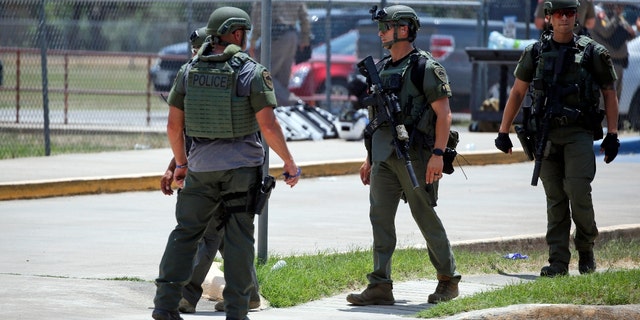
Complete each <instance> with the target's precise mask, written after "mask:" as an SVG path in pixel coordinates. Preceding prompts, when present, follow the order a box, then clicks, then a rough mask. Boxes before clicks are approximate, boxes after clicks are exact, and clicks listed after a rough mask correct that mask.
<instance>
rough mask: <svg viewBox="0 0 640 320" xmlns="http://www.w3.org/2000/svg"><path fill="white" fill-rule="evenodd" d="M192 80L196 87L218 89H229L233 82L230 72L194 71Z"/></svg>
mask: <svg viewBox="0 0 640 320" xmlns="http://www.w3.org/2000/svg"><path fill="white" fill-rule="evenodd" d="M191 81H192V83H191V85H192V86H194V87H207V88H216V89H229V88H230V87H231V84H232V78H231V76H230V75H228V74H210V73H194V74H193V76H192V77H191Z"/></svg>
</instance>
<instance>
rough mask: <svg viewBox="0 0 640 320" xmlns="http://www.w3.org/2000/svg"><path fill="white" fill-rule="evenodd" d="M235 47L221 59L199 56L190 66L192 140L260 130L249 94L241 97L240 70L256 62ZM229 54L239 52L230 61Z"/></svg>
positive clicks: (189, 130)
mask: <svg viewBox="0 0 640 320" xmlns="http://www.w3.org/2000/svg"><path fill="white" fill-rule="evenodd" d="M229 47H231V48H229ZM235 47H236V46H232V45H230V46H228V49H230V50H225V52H224V53H222V54H220V55H214V56H205V57H200V56H199V57H198V59H195V61H194V62H193V63H192V64H191V65H190V68H189V69H188V72H187V73H186V75H185V81H186V85H185V87H186V88H187V94H186V96H185V105H184V113H185V127H186V132H187V135H188V136H191V137H199V138H209V139H218V138H236V137H242V136H245V135H248V134H251V133H255V132H257V131H258V130H259V127H258V123H257V121H256V116H255V112H254V111H253V108H252V107H251V103H250V101H249V96H248V94H247V95H246V96H238V94H237V92H238V91H237V89H238V72H239V70H240V68H242V66H243V65H244V64H245V63H254V64H255V62H254V61H253V60H252V59H251V58H250V57H249V56H248V55H247V54H246V53H244V52H242V51H239V50H236V49H237V48H235ZM238 48H239V47H238ZM228 51H231V52H233V51H236V52H233V55H232V56H231V57H230V58H229V57H228V56H229V53H230V52H228Z"/></svg>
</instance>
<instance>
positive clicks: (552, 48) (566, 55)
mask: <svg viewBox="0 0 640 320" xmlns="http://www.w3.org/2000/svg"><path fill="white" fill-rule="evenodd" d="M544 5H545V10H546V14H547V16H549V17H550V23H551V26H552V31H551V32H550V33H549V34H548V35H544V36H543V37H541V40H539V41H538V42H536V43H534V44H531V45H529V46H527V47H526V48H525V50H524V52H523V53H522V56H521V57H520V60H519V61H518V65H517V66H516V69H515V71H514V76H515V78H516V79H515V82H514V84H513V86H512V89H511V93H510V94H509V99H508V100H507V103H506V107H505V110H504V113H503V116H502V123H501V124H500V129H499V133H498V137H497V138H496V141H495V144H496V147H497V148H498V149H500V150H501V151H503V152H505V153H511V151H512V147H513V145H512V143H511V139H510V138H509V130H510V128H511V125H512V123H513V121H514V119H515V117H516V115H517V114H518V112H519V110H520V105H521V103H522V101H523V99H524V97H525V96H526V95H527V93H528V91H529V89H530V88H531V92H532V97H533V100H534V101H533V107H532V115H533V116H532V118H533V120H532V123H533V124H532V125H530V128H531V130H532V131H533V132H534V133H533V137H534V140H535V144H536V150H537V152H536V153H537V155H536V161H537V162H538V161H539V162H540V163H541V167H539V168H540V171H539V175H540V179H541V180H542V183H543V186H544V190H545V195H546V201H547V234H546V241H547V244H548V246H549V265H548V266H545V267H543V268H542V270H541V271H540V275H541V276H546V277H554V276H561V275H566V274H568V272H569V269H568V267H569V262H570V258H571V251H570V249H569V243H570V232H571V221H572V220H573V222H574V224H575V227H576V232H575V238H574V239H573V242H574V245H575V248H576V250H577V251H578V257H579V260H578V270H579V272H580V273H590V272H594V271H595V270H596V263H595V258H594V253H593V246H594V242H595V240H596V237H597V236H598V228H597V227H596V222H595V213H594V210H593V203H592V199H591V182H592V181H593V179H594V176H595V171H596V163H595V154H594V152H593V141H594V140H599V139H601V138H602V127H601V126H600V124H601V123H602V120H603V116H605V115H606V118H607V120H606V123H607V128H608V133H607V135H606V137H605V138H604V140H603V142H602V144H601V146H600V147H601V148H600V152H601V153H604V161H605V162H606V163H610V162H611V161H613V159H614V158H615V157H616V155H617V153H618V147H619V142H618V135H617V128H618V99H617V97H616V90H615V87H614V82H615V80H616V73H615V71H614V69H613V65H612V63H611V59H610V57H609V53H608V52H607V50H606V49H605V47H604V46H602V45H600V44H598V43H597V42H595V41H593V40H592V39H590V38H589V37H586V36H578V35H576V34H574V33H573V27H574V25H575V23H576V12H577V8H578V6H579V3H578V1H577V0H546V1H545V3H544ZM600 95H602V97H603V98H604V111H603V110H601V109H600V106H599V104H600ZM525 115H526V113H525ZM525 124H528V122H527V123H525ZM545 138H546V139H545ZM545 142H546V143H545ZM523 147H524V146H523ZM534 173H535V171H534ZM534 178H535V180H533V181H536V180H537V177H536V176H535V174H534ZM533 181H532V184H533ZM534 185H535V184H534Z"/></svg>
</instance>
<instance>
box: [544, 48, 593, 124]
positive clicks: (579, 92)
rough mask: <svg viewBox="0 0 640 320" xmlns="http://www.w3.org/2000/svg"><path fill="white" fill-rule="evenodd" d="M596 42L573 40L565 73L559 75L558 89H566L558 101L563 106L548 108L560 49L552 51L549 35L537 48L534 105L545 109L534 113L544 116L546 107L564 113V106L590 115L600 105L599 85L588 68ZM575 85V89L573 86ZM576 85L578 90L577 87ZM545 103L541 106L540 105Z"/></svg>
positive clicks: (565, 65)
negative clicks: (545, 103) (549, 91)
mask: <svg viewBox="0 0 640 320" xmlns="http://www.w3.org/2000/svg"><path fill="white" fill-rule="evenodd" d="M592 42H593V40H592V39H591V38H589V37H587V36H577V37H574V41H573V43H574V46H573V47H571V48H570V49H569V50H570V52H569V53H567V54H568V55H569V57H567V58H566V60H565V64H564V67H563V70H562V72H561V73H560V74H559V76H558V78H557V81H556V86H557V87H559V88H563V89H566V94H563V95H562V96H561V97H560V98H559V102H560V104H561V105H560V106H545V105H544V101H545V99H547V98H548V96H549V93H548V92H547V91H548V90H550V89H551V88H550V86H551V84H552V83H553V78H554V62H555V61H556V58H557V57H558V55H559V51H558V50H557V48H553V44H552V42H551V39H550V36H549V37H548V38H545V40H543V41H540V42H538V43H536V44H535V45H534V48H533V50H532V52H533V53H534V54H536V55H537V58H536V57H534V59H533V60H534V61H536V71H535V75H534V77H533V102H534V103H533V105H534V106H541V107H542V108H543V109H542V110H533V111H534V113H535V114H538V115H540V114H544V113H545V112H546V111H545V110H546V108H549V107H553V108H555V109H554V110H562V109H563V108H564V107H567V108H572V109H577V110H580V111H581V112H591V111H593V110H594V109H595V108H598V105H599V103H600V86H599V85H598V84H597V83H596V82H595V81H594V79H593V76H592V74H591V72H589V70H588V69H587V68H588V67H589V63H590V59H591V58H592V55H593V46H594V44H593V43H592ZM572 86H573V87H572ZM576 86H577V88H576ZM547 101H548V100H547ZM538 102H542V103H538Z"/></svg>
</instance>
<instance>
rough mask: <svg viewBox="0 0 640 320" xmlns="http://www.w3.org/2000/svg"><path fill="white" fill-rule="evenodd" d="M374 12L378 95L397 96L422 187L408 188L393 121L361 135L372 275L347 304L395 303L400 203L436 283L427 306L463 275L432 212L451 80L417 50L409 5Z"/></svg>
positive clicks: (453, 290) (373, 109) (446, 295)
mask: <svg viewBox="0 0 640 320" xmlns="http://www.w3.org/2000/svg"><path fill="white" fill-rule="evenodd" d="M376 10H377V7H374V8H373V9H372V10H371V12H372V19H373V20H377V23H378V30H379V31H378V36H379V37H380V40H381V41H382V46H383V47H384V48H386V49H388V50H389V52H390V56H387V57H385V58H383V59H382V60H381V61H380V62H378V65H377V66H376V67H377V68H378V70H380V71H379V73H380V79H381V82H382V86H383V88H382V90H388V91H389V92H393V93H394V94H395V95H396V96H397V98H398V99H399V101H398V102H399V105H400V106H402V109H403V110H402V111H401V113H402V114H401V115H400V116H398V118H399V119H402V120H403V121H404V123H402V124H403V125H405V126H406V127H407V131H409V132H408V135H409V136H411V137H414V139H411V141H412V142H411V143H410V145H409V151H408V153H409V155H410V158H411V162H412V168H413V170H414V171H415V176H416V178H417V180H418V181H417V183H418V185H419V186H418V187H417V188H413V185H412V181H411V179H410V176H409V174H407V167H406V163H405V161H403V159H400V158H399V154H397V152H398V151H397V149H394V146H393V144H392V141H393V139H394V134H393V132H392V129H391V126H392V125H391V123H390V122H389V121H387V120H383V119H381V120H380V122H379V126H377V127H376V128H371V127H368V128H367V129H366V130H367V131H373V132H372V134H371V137H365V140H366V142H365V144H366V145H367V151H368V152H367V153H368V155H367V158H366V159H365V161H364V163H363V164H362V166H361V167H360V179H361V181H362V183H363V184H364V185H370V188H369V190H370V191H369V202H370V208H369V220H370V222H371V227H372V229H373V271H372V272H371V273H369V274H367V279H368V280H369V285H368V286H367V288H366V289H365V290H364V291H362V292H361V293H352V294H349V295H348V296H347V301H348V302H349V303H351V304H354V305H359V306H365V305H373V304H380V305H392V304H394V303H395V299H394V296H393V281H392V279H391V260H392V256H393V252H394V250H395V248H396V240H397V239H396V230H395V217H396V211H397V209H398V204H399V202H400V199H401V198H405V199H406V201H407V202H408V203H409V207H410V208H411V214H412V216H413V219H414V220H415V221H416V224H417V225H418V228H420V231H421V232H422V236H423V237H424V239H425V241H426V243H427V253H428V259H429V261H430V262H431V263H432V264H433V266H434V268H435V271H436V273H437V279H438V285H437V287H436V289H435V292H434V293H432V294H430V295H429V297H428V302H429V303H439V302H443V301H448V300H451V299H453V298H455V297H457V296H458V294H459V291H458V283H459V282H460V279H461V277H462V276H461V275H460V274H458V273H457V272H456V263H455V258H454V256H453V252H452V250H451V245H450V243H449V239H448V238H447V233H446V231H445V229H444V226H443V225H442V221H440V218H439V217H438V215H437V214H436V211H435V210H434V207H435V206H436V200H437V198H438V193H437V192H438V182H439V180H440V179H442V171H443V167H444V161H443V155H444V150H445V148H446V147H447V142H448V140H449V134H450V126H451V109H450V108H449V98H450V97H451V89H450V87H449V80H448V78H447V73H446V71H445V69H444V68H443V67H442V65H440V64H439V63H438V62H437V61H436V60H435V59H433V57H432V56H431V54H429V53H428V52H425V51H422V50H420V49H418V48H416V47H415V46H414V44H413V42H414V41H415V39H416V34H417V32H418V29H419V28H420V20H419V19H418V16H417V14H416V12H415V11H414V10H413V9H412V8H411V7H408V6H405V5H393V6H389V7H386V8H384V9H382V10H379V11H377V12H376ZM423 63H424V64H423ZM418 68H422V69H418ZM405 71H406V72H405ZM413 72H416V74H422V79H420V80H422V81H421V82H422V84H421V85H420V84H417V83H414V82H413V81H412V77H411V74H413ZM422 72H424V73H422ZM416 78H419V77H416ZM381 107H383V106H369V114H370V115H378V114H379V113H378V112H377V108H381ZM377 120H378V119H375V120H373V119H372V121H371V122H370V124H372V123H378V121H377ZM409 128H411V129H409ZM396 138H397V137H396ZM367 141H368V142H367ZM403 195H404V196H403ZM425 259H426V257H425Z"/></svg>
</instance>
